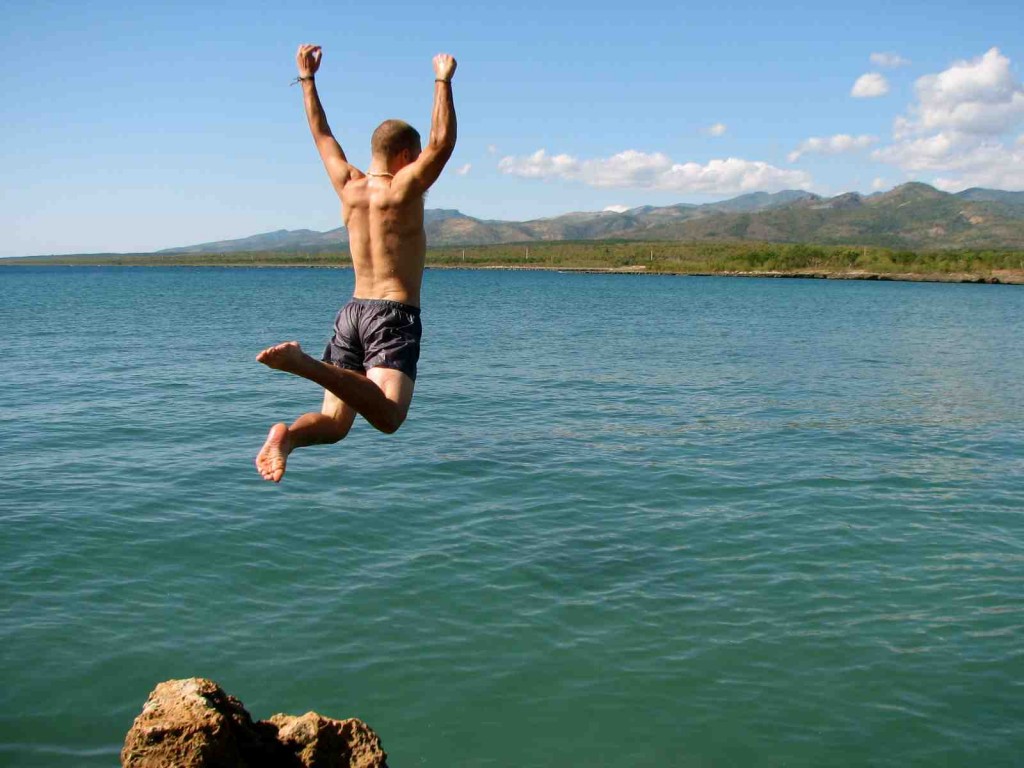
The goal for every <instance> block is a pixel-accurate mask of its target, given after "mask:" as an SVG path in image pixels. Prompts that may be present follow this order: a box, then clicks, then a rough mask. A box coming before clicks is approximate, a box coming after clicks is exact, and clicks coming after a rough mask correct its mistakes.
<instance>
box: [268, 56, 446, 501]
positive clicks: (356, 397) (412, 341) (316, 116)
mask: <svg viewBox="0 0 1024 768" xmlns="http://www.w3.org/2000/svg"><path fill="white" fill-rule="evenodd" d="M320 57H321V49H320V46H318V45H300V46H299V51H298V53H297V54H296V57H295V58H296V63H297V64H298V67H299V78H298V80H299V81H300V82H301V83H302V90H303V94H304V97H305V104H306V117H307V118H308V119H309V128H310V130H311V131H312V132H313V140H314V141H315V142H316V148H317V150H319V152H320V159H321V160H323V163H324V167H325V168H326V169H327V175H328V176H329V177H330V179H331V184H333V185H334V190H335V191H336V192H337V193H338V197H340V198H341V206H342V218H343V220H344V222H345V227H346V228H347V229H348V237H349V250H350V251H351V254H352V266H353V269H354V270H355V278H356V284H355V292H354V293H353V298H352V300H351V301H350V302H349V303H348V304H346V305H345V306H344V307H342V309H341V311H339V312H338V316H337V319H336V320H335V323H334V336H333V338H332V339H331V341H330V342H329V343H328V344H327V349H326V350H324V354H323V357H322V359H320V360H316V359H314V358H312V357H310V356H309V355H307V354H306V353H305V352H303V351H302V348H301V347H300V346H299V344H298V342H295V341H286V342H284V343H283V344H277V345H275V346H273V347H269V348H268V349H265V350H263V351H262V352H260V353H259V354H258V355H257V356H256V359H257V360H258V361H259V362H261V363H263V364H264V365H267V366H269V367H271V368H276V369H278V370H279V371H285V372H287V373H293V374H295V375H297V376H302V377H303V378H306V379H309V380H310V381H313V382H315V383H317V384H319V385H320V386H321V387H323V388H324V390H325V392H324V402H323V407H322V408H321V409H320V413H305V414H303V415H302V416H300V417H299V418H298V419H296V420H295V423H293V424H292V425H291V426H288V425H286V424H284V423H283V422H282V423H280V424H275V425H274V426H272V427H271V428H270V434H269V435H268V436H267V441H266V443H264V444H263V448H262V449H261V450H260V452H259V455H257V456H256V468H257V470H259V473H260V475H262V476H263V479H265V480H273V481H274V482H275V483H277V482H280V481H281V478H282V477H283V476H284V470H285V464H286V462H287V461H288V455H289V454H290V453H291V452H292V451H294V450H295V449H296V448H300V447H302V446H304V445H319V444H323V443H336V442H338V441H339V440H341V439H343V438H344V437H345V435H347V434H348V431H349V429H351V427H352V422H353V420H354V419H355V416H356V414H357V413H358V414H359V415H361V416H362V417H363V418H365V419H366V420H367V421H368V422H370V424H372V425H373V426H374V427H376V428H377V429H379V430H380V431H381V432H385V433H388V434H391V433H393V432H395V431H396V430H397V429H398V428H399V427H400V426H402V422H403V421H405V417H406V414H407V413H408V412H409V404H410V402H412V393H413V386H414V385H415V381H416V362H417V360H418V359H419V343H420V333H421V326H420V317H419V314H420V310H419V305H420V284H421V282H422V280H423V265H424V261H425V259H426V252H427V239H426V234H425V233H424V231H423V196H424V193H425V192H426V191H427V190H428V189H429V188H430V186H431V185H432V184H433V183H434V182H435V181H437V178H438V176H440V175H441V171H442V169H443V168H444V166H445V163H447V162H448V158H450V157H451V156H452V151H453V150H454V149H455V106H454V104H453V102H452V82H451V81H452V75H453V74H455V66H456V63H455V59H453V58H452V57H451V56H449V55H448V54H446V53H440V54H438V55H437V56H435V57H434V76H435V80H434V111H433V116H432V118H431V123H430V141H429V142H427V146H426V148H425V149H422V151H421V147H420V135H419V133H417V132H416V130H415V129H414V128H413V127H412V126H411V125H408V124H407V123H404V122H402V121H401V120H385V121H384V122H383V123H381V124H380V125H379V126H378V127H377V130H375V131H374V132H373V137H372V138H371V140H370V148H371V151H372V157H371V159H370V170H369V171H367V172H365V173H364V172H363V171H360V170H359V169H358V168H356V167H355V166H353V165H350V164H349V162H348V160H347V159H346V157H345V153H344V152H342V150H341V147H340V146H339V144H338V142H337V141H336V140H335V138H334V136H333V134H332V133H331V129H330V127H329V126H328V125H327V116H326V115H325V114H324V110H323V107H322V106H321V105H320V97H319V96H317V92H316V83H315V81H314V79H313V76H314V75H315V74H316V71H317V70H318V69H319V68H320Z"/></svg>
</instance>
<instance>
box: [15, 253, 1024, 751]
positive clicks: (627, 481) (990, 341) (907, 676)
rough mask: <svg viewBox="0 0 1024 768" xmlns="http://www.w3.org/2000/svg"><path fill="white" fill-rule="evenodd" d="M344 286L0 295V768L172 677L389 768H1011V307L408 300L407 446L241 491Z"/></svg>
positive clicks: (1016, 448)
mask: <svg viewBox="0 0 1024 768" xmlns="http://www.w3.org/2000/svg"><path fill="white" fill-rule="evenodd" d="M351 285H352V276H351V273H349V272H345V271H324V270H319V271H318V270H297V269H296V270H274V269H251V270H241V269H240V270H219V269H185V268H178V269H158V268H151V269H116V268H107V269H99V268H94V269H90V268H20V269H16V268H8V269H3V270H0V328H2V329H3V335H4V339H5V354H4V361H3V362H2V363H0V370H2V373H0V451H2V456H3V464H4V467H3V472H2V474H0V522H2V528H0V531H2V533H0V590H2V591H0V598H2V599H0V676H2V685H0V764H3V765H11V766H53V765H75V766H113V765H115V764H116V762H117V753H118V750H119V749H120V746H121V742H122V739H123V737H124V733H125V732H126V730H127V729H128V727H129V726H130V725H131V721H132V719H133V718H134V717H135V715H136V714H138V712H139V711H140V709H141V705H142V703H143V701H144V700H145V698H146V695H147V693H148V692H149V691H150V690H151V689H152V688H153V686H154V685H155V684H156V683H157V682H159V681H161V680H165V679H168V678H175V677H188V676H195V675H198V676H204V677H210V678H213V679H214V680H216V681H218V682H219V683H221V684H222V685H223V686H224V687H225V688H226V689H227V690H228V691H229V692H230V693H232V694H234V695H236V696H238V697H239V698H241V699H242V700H243V701H244V702H245V704H246V705H247V707H248V708H249V709H250V711H251V712H252V713H253V714H254V715H255V716H257V717H267V716H269V715H270V714H272V713H273V712H276V711H286V712H293V713H301V712H304V711H307V710H310V709H315V710H317V711H319V712H321V713H323V714H327V715H330V716H335V717H346V716H358V717H361V718H363V719H364V720H366V721H367V722H368V723H369V724H370V725H371V726H372V727H373V728H375V729H376V730H377V731H378V732H379V734H380V735H381V738H382V740H383V744H384V747H385V748H386V749H387V750H388V752H389V753H390V756H391V763H392V765H393V766H396V768H401V766H412V765H434V766H445V767H446V768H447V767H448V766H559V767H562V766H613V765H614V766H711V765H715V766H718V765H723V766H728V765H787V766H822V765H850V766H860V765H867V764H871V765H888V766H905V765H922V766H932V765H965V766H980V765H985V766H995V765H1013V764H1018V765H1019V764H1020V760H1021V758H1020V755H1021V750H1022V748H1024V726H1022V722H1024V344H1022V343H1021V335H1022V334H1021V332H1022V330H1024V327H1022V325H1024V324H1022V318H1024V289H1020V288H1013V287H1007V286H974V285H928V284H899V283H870V282H831V281H828V282H826V281H798V280H740V279H715V278H682V277H623V276H584V275H560V274H544V273H509V272H500V273H495V272H459V271H451V272H447V271H446V272H429V273H428V274H427V276H426V282H425V292H424V302H425V309H424V325H425V337H424V343H425V347H424V352H423V357H422V359H421V378H420V381H419V383H418V385H417V394H416V400H415V402H414V404H413V408H412V411H411V414H410V418H409V421H408V422H407V423H406V425H405V426H404V427H403V428H402V430H401V431H400V432H399V433H398V434H397V435H394V436H390V437H387V436H383V435H380V434H378V433H376V432H374V431H373V430H372V429H371V428H370V427H369V426H368V425H366V424H365V423H358V424H357V426H356V428H355V429H354V430H353V432H352V434H351V436H350V437H349V438H348V439H347V440H346V441H345V442H344V443H342V444H340V445H337V446H321V447H316V448H310V449H307V450H305V451H302V452H299V453H297V454H295V455H294V456H293V457H292V460H291V463H290V464H289V469H288V474H287V476H286V477H285V480H284V482H283V483H282V484H281V485H280V486H273V485H271V484H268V483H264V482H263V481H262V480H260V478H259V476H258V475H257V474H256V472H255V469H254V468H253V466H252V460H253V457H254V455H255V453H256V451H257V450H258V448H259V446H260V444H261V443H262V441H263V438H264V436H265V433H266V430H267V428H268V426H269V425H270V424H271V423H272V422H274V421H277V420H282V419H291V418H293V417H294V416H296V415H298V414H299V413H300V412H302V411H303V410H308V409H315V408H317V407H318V405H319V395H318V394H317V392H316V390H315V388H314V387H313V386H312V385H310V384H309V383H307V382H305V381H302V380H300V379H297V378H294V377H289V376H287V375H285V374H281V373H279V372H274V371H269V370H267V369H265V368H263V367H262V366H260V365H258V364H256V363H255V362H254V361H253V356H254V355H255V353H256V352H257V351H258V350H259V349H261V348H262V347H263V346H266V345H268V344H270V343H273V342H277V341H281V340H286V339H298V340H299V341H301V342H302V343H303V344H304V345H305V346H306V347H307V349H309V350H310V351H311V352H313V353H314V354H316V353H319V351H320V350H321V349H322V345H323V343H324V342H325V340H326V337H327V335H328V334H329V332H330V328H331V322H332V320H333V315H334V312H335V311H336V309H337V307H338V305H339V304H340V303H341V302H342V301H343V300H344V299H345V297H346V296H347V295H348V294H349V293H350V292H351Z"/></svg>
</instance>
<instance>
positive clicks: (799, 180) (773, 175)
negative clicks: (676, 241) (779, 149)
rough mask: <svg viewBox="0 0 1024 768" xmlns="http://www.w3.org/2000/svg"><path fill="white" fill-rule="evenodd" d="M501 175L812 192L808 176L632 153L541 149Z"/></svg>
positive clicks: (686, 189) (695, 189) (699, 189)
mask: <svg viewBox="0 0 1024 768" xmlns="http://www.w3.org/2000/svg"><path fill="white" fill-rule="evenodd" d="M498 168H499V169H500V170H501V171H502V173H507V174H510V175H512V176H521V177H523V178H528V179H552V178H554V179H565V180H569V181H580V182H583V183H584V184H588V185H589V186H592V187H634V188H640V189H660V190H666V191H671V192H681V193H707V194H728V193H732V192H753V191H760V190H765V191H771V190H779V189H791V188H794V187H796V188H807V187H809V186H811V177H810V175H808V174H807V173H805V172H804V171H790V170H784V169H782V168H776V167H775V166H772V165H769V164H768V163H764V162H761V161H756V160H742V159H739V158H735V157H730V158H726V159H724V160H711V161H709V162H708V163H706V164H705V165H701V164H699V163H693V162H690V163H676V162H673V161H672V159H671V158H669V157H668V156H667V155H665V154H662V153H661V152H655V153H653V154H648V153H646V152H638V151H636V150H634V149H629V150H626V151H625V152H619V153H618V154H616V155H612V156H611V157H606V158H597V159H594V160H579V159H577V158H575V157H573V156H571V155H566V154H561V155H549V154H548V153H547V152H546V151H545V150H543V149H541V150H538V151H536V152H534V153H533V154H532V155H526V156H520V157H512V156H510V157H504V158H502V159H501V161H500V162H499V163H498Z"/></svg>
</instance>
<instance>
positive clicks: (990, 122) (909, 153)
mask: <svg viewBox="0 0 1024 768" xmlns="http://www.w3.org/2000/svg"><path fill="white" fill-rule="evenodd" d="M915 91H916V95H917V98H916V100H915V101H914V103H912V104H911V105H910V106H909V107H908V108H907V112H906V114H905V115H903V116H900V117H898V118H896V120H895V122H894V125H893V136H894V138H895V139H896V142H895V143H893V144H892V145H890V146H888V147H883V148H882V149H879V150H877V151H875V152H874V153H872V157H873V158H874V159H876V160H880V161H882V162H885V163H891V164H893V165H896V166H898V167H899V168H901V169H903V170H905V171H916V172H922V171H926V172H933V173H938V174H943V175H941V176H939V177H937V178H936V179H935V180H934V183H935V185H936V186H938V187H940V188H942V189H947V190H955V189H964V188H967V187H971V186H982V187H996V188H1001V189H1019V188H1021V187H1024V142H1022V140H1021V138H1017V140H1016V142H1014V140H1013V138H1012V137H1011V136H1008V135H1007V134H1009V133H1010V132H1011V131H1014V130H1015V129H1017V128H1018V127H1019V126H1020V125H1021V124H1022V123H1024V87H1022V85H1021V83H1020V81H1019V80H1018V79H1017V78H1016V77H1015V76H1014V74H1013V70H1012V68H1011V65H1010V60H1009V59H1008V58H1006V57H1005V56H1003V55H1002V54H1001V53H1000V52H999V49H998V48H992V49H990V50H989V51H988V52H986V53H985V54H984V55H983V56H979V57H978V58H976V59H972V60H970V61H958V62H955V63H954V64H953V65H952V66H950V67H949V68H948V69H946V70H944V71H942V72H939V73H937V74H932V75H925V76H924V77H921V78H919V79H918V81H917V83H916V84H915Z"/></svg>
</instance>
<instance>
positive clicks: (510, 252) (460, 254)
mask: <svg viewBox="0 0 1024 768" xmlns="http://www.w3.org/2000/svg"><path fill="white" fill-rule="evenodd" d="M0 263H2V264H5V265H12V264H17V265H26V266H27V265H32V264H35V265H40V264H51V265H58V264H61V265H83V266H84V265H95V266H150V267H168V266H211V267H213V266H217V267H342V268H344V267H351V259H350V257H349V254H348V252H347V250H339V251H336V252H311V253H307V252H301V251H297V252H282V251H245V252H236V253H168V254H84V255H76V256H35V257H26V258H20V259H4V260H2V261H0ZM427 266H428V267H436V268H466V269H471V268H477V269H480V268H490V269H551V270H575V271H595V272H622V273H640V274H684V275H685V274H688V275H742V276H770V277H818V278H845V279H876V280H878V279H881V280H935V281H946V282H959V281H970V282H1001V283H1017V284H1024V252H1021V251H998V250H979V251H971V250H942V251H909V250H894V249H889V248H880V247H872V246H867V247H864V246H857V247H846V246H831V245H807V244H799V243H797V244H786V243H758V242H749V241H742V242H695V243H678V242H649V243H648V242H632V241H598V242H595V241H592V240H591V241H577V242H538V243H512V244H508V243H506V244H499V245H485V246H467V247H461V246H452V247H441V248H432V249H430V250H429V251H428V253H427Z"/></svg>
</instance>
